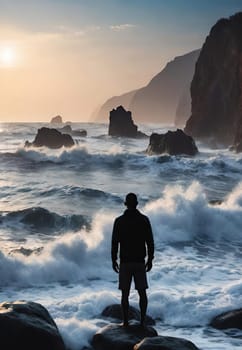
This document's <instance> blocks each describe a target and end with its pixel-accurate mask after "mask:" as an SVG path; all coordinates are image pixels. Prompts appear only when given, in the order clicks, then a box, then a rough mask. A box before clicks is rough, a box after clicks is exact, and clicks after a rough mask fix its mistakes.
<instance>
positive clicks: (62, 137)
mask: <svg viewBox="0 0 242 350" xmlns="http://www.w3.org/2000/svg"><path fill="white" fill-rule="evenodd" d="M74 145H75V142H74V140H73V138H72V137H71V136H70V135H68V134H62V133H61V132H60V131H58V130H56V129H49V128H45V127H43V128H41V129H38V132H37V135H36V136H35V139H34V141H33V142H29V141H26V142H25V147H30V146H33V147H43V146H45V147H48V148H53V149H55V148H61V147H63V146H64V147H72V146H74Z"/></svg>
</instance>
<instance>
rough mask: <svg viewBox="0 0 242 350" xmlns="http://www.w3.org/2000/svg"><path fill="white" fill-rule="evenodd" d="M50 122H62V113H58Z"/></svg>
mask: <svg viewBox="0 0 242 350" xmlns="http://www.w3.org/2000/svg"><path fill="white" fill-rule="evenodd" d="M50 122H51V124H62V123H63V120H62V117H61V116H60V115H57V116H56V117H53V118H52V119H51V121H50Z"/></svg>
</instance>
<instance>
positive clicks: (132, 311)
mask: <svg viewBox="0 0 242 350" xmlns="http://www.w3.org/2000/svg"><path fill="white" fill-rule="evenodd" d="M101 316H104V317H110V318H114V319H117V320H118V321H119V322H120V321H122V319H123V316H122V308H121V305H120V304H112V305H109V306H107V307H106V308H105V309H104V310H103V311H102V313H101ZM128 319H129V320H135V321H140V311H139V310H138V309H136V308H135V307H133V306H131V305H130V306H129V315H128ZM145 324H146V325H148V326H153V325H155V320H154V319H153V318H152V317H151V316H148V315H147V316H146V319H145Z"/></svg>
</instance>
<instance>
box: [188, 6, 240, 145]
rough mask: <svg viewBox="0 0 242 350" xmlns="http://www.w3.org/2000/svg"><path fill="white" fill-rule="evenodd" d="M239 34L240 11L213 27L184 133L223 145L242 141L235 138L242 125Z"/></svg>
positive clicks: (198, 68)
mask: <svg viewBox="0 0 242 350" xmlns="http://www.w3.org/2000/svg"><path fill="white" fill-rule="evenodd" d="M241 33H242V12H240V13H237V14H235V15H234V16H231V17H229V18H228V19H225V18H223V19H221V20H219V21H218V22H217V23H216V24H215V25H214V26H213V28H212V29H211V31H210V34H209V35H208V37H207V39H206V41H205V43H204V45H203V47H202V50H201V53H200V56H199V58H198V60H197V64H196V68H195V73H194V77H193V80H192V84H191V98H192V111H191V116H190V118H189V120H188V121H187V123H186V127H185V132H186V133H187V134H189V135H191V136H193V137H196V138H200V139H204V140H207V141H209V142H210V141H211V140H212V141H213V142H214V141H215V142H216V143H217V144H220V145H222V146H229V145H231V144H233V143H234V140H235V138H240V141H242V138H241V137H239V136H238V137H237V133H238V132H240V131H239V130H241V126H242V108H241V106H242V94H241V86H242V74H241V72H242V59H241V57H242V45H241ZM241 136H242V135H241Z"/></svg>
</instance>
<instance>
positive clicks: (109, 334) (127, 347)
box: [92, 323, 157, 350]
mask: <svg viewBox="0 0 242 350" xmlns="http://www.w3.org/2000/svg"><path fill="white" fill-rule="evenodd" d="M155 336H157V332H156V330H155V329H154V328H152V327H141V326H140V325H139V324H135V323H133V324H131V325H129V326H128V327H123V326H122V325H119V324H110V325H108V326H106V327H104V328H102V329H100V331H98V332H97V333H96V334H95V335H94V337H93V339H92V346H93V347H94V349H95V350H133V347H134V345H135V344H137V343H138V342H140V341H141V340H142V339H144V338H145V337H155Z"/></svg>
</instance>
